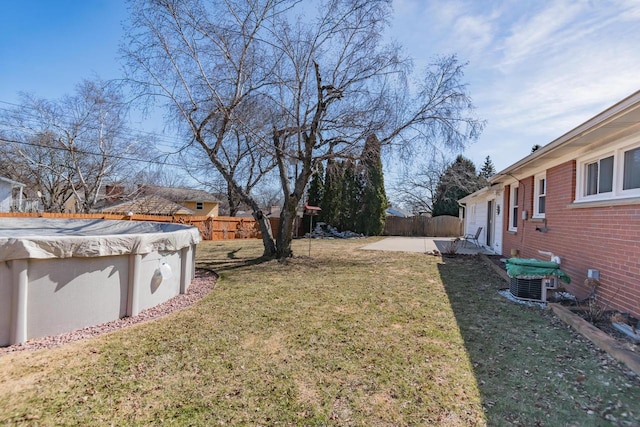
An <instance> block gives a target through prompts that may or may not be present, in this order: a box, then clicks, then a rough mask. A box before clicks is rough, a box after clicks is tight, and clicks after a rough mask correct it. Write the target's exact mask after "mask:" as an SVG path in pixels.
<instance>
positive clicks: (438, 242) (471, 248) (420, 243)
mask: <svg viewBox="0 0 640 427" xmlns="http://www.w3.org/2000/svg"><path fill="white" fill-rule="evenodd" d="M454 239H455V238H454V237H398V236H393V237H385V238H384V239H382V240H380V241H379V242H375V243H371V244H369V245H366V246H363V247H362V248H360V249H364V250H372V251H395V252H418V253H427V252H433V251H438V252H440V253H446V252H447V249H448V247H449V245H450V244H451V242H452V241H453V240H454ZM465 243H466V244H465ZM456 253H458V254H464V255H475V254H481V253H482V254H493V253H492V252H491V251H488V250H486V249H485V248H482V247H481V248H478V247H477V246H476V245H474V244H473V243H471V242H464V241H460V242H459V243H458V247H457V250H456Z"/></svg>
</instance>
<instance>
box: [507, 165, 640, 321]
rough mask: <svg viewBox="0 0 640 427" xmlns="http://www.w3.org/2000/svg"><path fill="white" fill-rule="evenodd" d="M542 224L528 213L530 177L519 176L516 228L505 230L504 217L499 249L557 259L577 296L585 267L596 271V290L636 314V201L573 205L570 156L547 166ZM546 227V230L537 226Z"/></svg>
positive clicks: (639, 306)
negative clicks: (540, 229) (547, 253)
mask: <svg viewBox="0 0 640 427" xmlns="http://www.w3.org/2000/svg"><path fill="white" fill-rule="evenodd" d="M546 179H547V192H546V209H545V219H546V223H545V222H544V221H543V220H541V219H533V218H531V216H532V213H533V197H534V192H533V185H534V177H533V176H529V177H525V178H523V179H520V180H519V212H522V211H523V210H526V211H527V212H528V214H529V218H528V219H527V220H522V217H521V216H520V218H518V230H517V232H512V231H509V230H508V221H509V215H505V221H503V224H502V227H503V243H504V244H503V254H502V255H504V256H510V254H511V250H512V249H517V250H519V252H520V257H522V258H538V259H547V257H546V255H541V254H539V253H538V250H543V251H549V252H552V253H553V254H554V255H557V256H559V257H560V258H561V262H562V263H561V268H562V270H563V271H565V272H566V273H567V274H568V275H569V276H570V277H571V281H572V282H571V285H564V284H563V286H564V287H565V288H566V289H567V291H569V292H571V293H572V294H574V295H576V296H577V297H579V298H584V297H586V296H588V294H589V292H590V290H591V287H590V286H588V285H586V284H585V283H584V282H585V279H586V278H587V270H588V269H596V270H599V271H600V284H601V285H600V287H599V288H598V291H597V295H599V296H600V297H601V300H604V301H607V303H608V304H610V305H611V308H613V309H617V310H620V311H622V312H628V313H631V314H632V315H634V316H635V317H640V204H635V205H620V204H618V205H613V206H598V207H595V206H582V207H577V206H579V205H574V204H573V201H574V200H575V191H576V162H575V161H573V160H572V161H568V162H565V163H562V164H560V165H558V166H555V167H552V168H550V169H548V170H547V171H546ZM509 194H510V186H506V187H505V192H504V200H503V205H504V206H505V207H506V210H505V213H508V212H510V210H509V207H510V206H509ZM545 226H546V228H547V231H546V232H542V231H537V230H536V228H543V227H545Z"/></svg>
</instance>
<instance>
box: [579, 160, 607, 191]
mask: <svg viewBox="0 0 640 427" xmlns="http://www.w3.org/2000/svg"><path fill="white" fill-rule="evenodd" d="M586 177H587V182H586V186H585V187H586V191H585V196H592V195H594V194H600V193H610V192H611V191H613V156H609V157H605V158H604V159H599V160H596V161H595V162H591V163H587V165H586Z"/></svg>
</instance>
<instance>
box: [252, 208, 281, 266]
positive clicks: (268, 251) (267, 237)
mask: <svg viewBox="0 0 640 427" xmlns="http://www.w3.org/2000/svg"><path fill="white" fill-rule="evenodd" d="M253 217H254V218H255V220H256V221H258V224H259V225H260V233H261V234H262V244H263V245H264V252H263V253H262V256H265V257H272V256H273V255H274V254H277V253H276V245H275V244H274V242H273V233H272V231H271V222H270V221H269V218H267V217H266V216H264V214H263V213H262V211H260V210H258V211H254V212H253Z"/></svg>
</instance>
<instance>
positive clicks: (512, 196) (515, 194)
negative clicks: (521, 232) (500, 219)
mask: <svg viewBox="0 0 640 427" xmlns="http://www.w3.org/2000/svg"><path fill="white" fill-rule="evenodd" d="M519 193H520V191H519V190H518V184H517V183H514V184H511V187H510V188H509V218H508V220H509V227H508V230H509V231H518V214H519V213H520V209H519V208H520V206H519V204H518V198H519ZM514 219H515V220H516V225H515V226H514V225H513V220H514Z"/></svg>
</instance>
